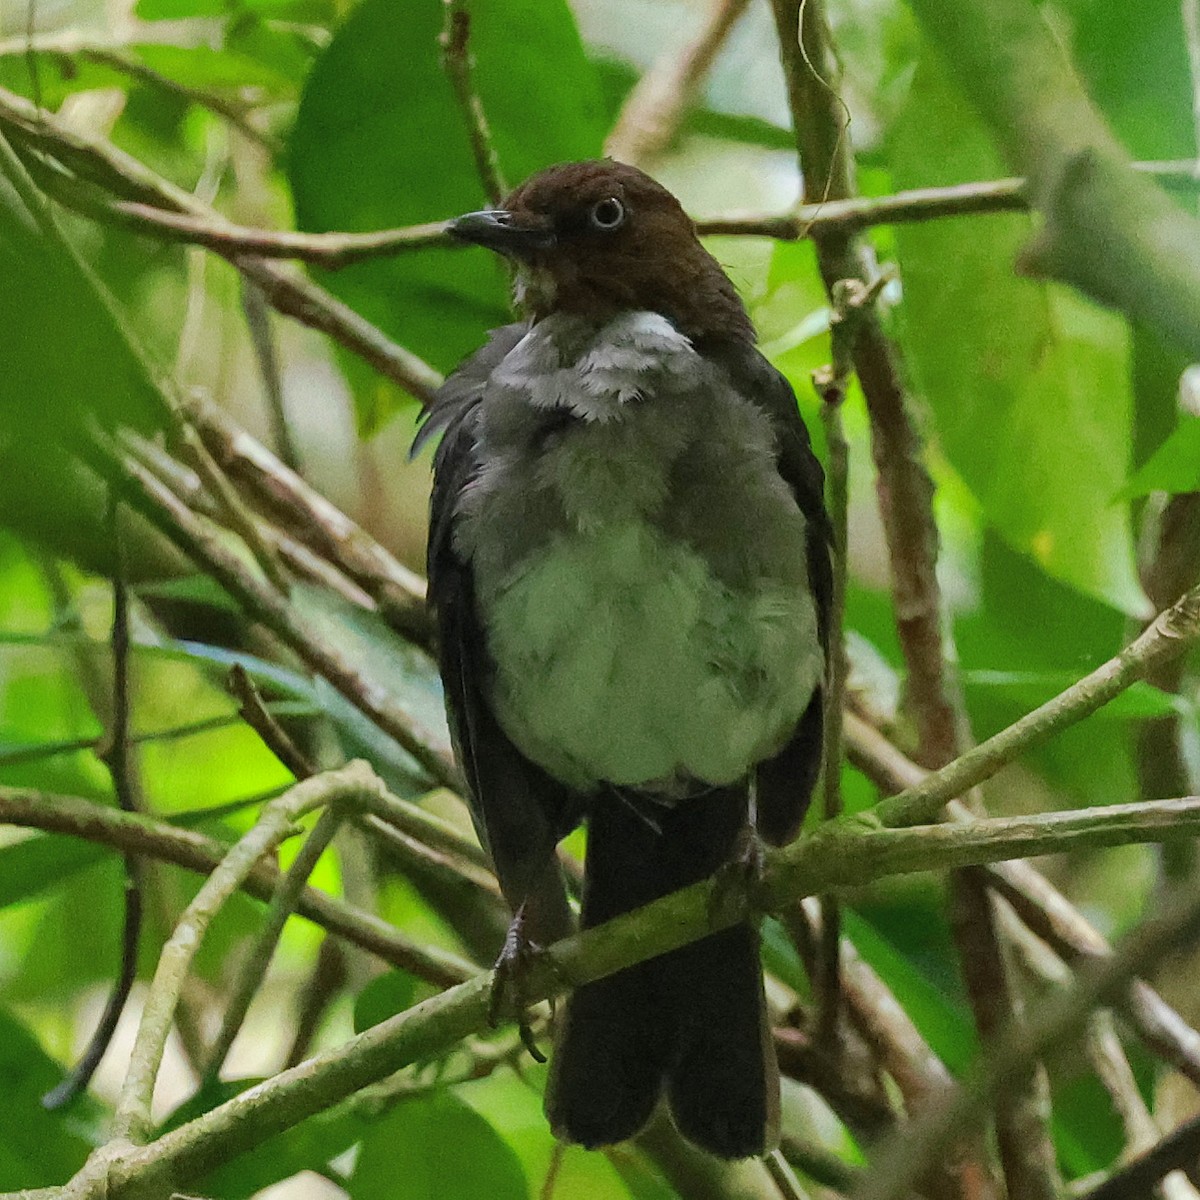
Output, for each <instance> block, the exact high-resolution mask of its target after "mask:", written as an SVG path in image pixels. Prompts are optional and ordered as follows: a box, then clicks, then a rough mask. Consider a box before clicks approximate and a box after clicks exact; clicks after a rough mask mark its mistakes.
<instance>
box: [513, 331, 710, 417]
mask: <svg viewBox="0 0 1200 1200" xmlns="http://www.w3.org/2000/svg"><path fill="white" fill-rule="evenodd" d="M701 365H702V364H701V360H700V357H699V355H697V354H696V352H695V351H694V350H693V349H692V344H691V342H690V341H689V340H688V339H687V338H686V337H685V336H684V335H683V334H682V333H680V332H679V330H677V329H676V328H675V326H674V325H672V324H671V322H670V321H668V320H667V318H666V317H664V316H662V315H660V314H659V313H653V312H629V313H622V314H621V315H620V316H618V317H614V318H613V319H612V320H611V321H609V322H608V323H607V324H605V325H603V326H602V327H601V328H600V329H599V330H597V329H596V327H595V326H594V325H590V324H588V323H585V322H583V321H581V320H580V319H579V318H577V317H572V316H568V315H566V314H556V315H554V316H550V317H547V318H546V319H545V320H543V321H540V322H539V323H538V324H537V325H535V326H534V327H533V328H532V329H531V330H530V331H529V333H528V334H526V335H525V337H524V338H523V339H522V340H521V341H520V342H519V343H518V344H517V346H516V347H515V349H513V351H512V352H511V353H510V354H509V355H508V357H507V358H506V359H505V360H504V362H503V363H502V364H501V365H500V367H499V368H498V369H497V371H496V373H495V375H494V376H493V378H494V379H495V381H496V382H497V383H498V384H501V385H504V384H505V383H506V382H509V381H512V382H518V383H519V384H521V385H522V386H524V387H527V388H528V389H529V400H530V402H531V403H532V404H534V405H535V406H536V407H538V408H562V409H566V410H567V411H568V412H570V413H571V414H572V415H573V416H577V417H581V418H582V419H583V420H585V421H608V420H612V419H613V418H614V417H617V416H619V415H620V410H621V407H622V406H623V405H626V404H629V403H630V402H632V401H635V400H639V399H641V397H642V396H643V394H645V392H646V390H647V388H648V386H649V385H651V384H652V383H655V382H657V381H659V380H661V379H662V378H663V376H664V375H670V376H674V380H673V384H674V385H675V386H676V387H677V386H678V385H679V384H684V385H685V386H686V384H687V383H689V382H698V378H699V375H700V369H701ZM689 377H690V379H689Z"/></svg>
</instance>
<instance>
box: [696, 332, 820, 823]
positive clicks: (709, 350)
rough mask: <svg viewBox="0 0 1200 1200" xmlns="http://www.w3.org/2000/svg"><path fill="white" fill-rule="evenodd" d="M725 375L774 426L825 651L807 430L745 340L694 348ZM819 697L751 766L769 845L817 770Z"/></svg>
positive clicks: (801, 807) (799, 807) (795, 813)
mask: <svg viewBox="0 0 1200 1200" xmlns="http://www.w3.org/2000/svg"><path fill="white" fill-rule="evenodd" d="M697 349H699V350H700V351H701V352H702V353H703V354H705V355H706V356H707V357H709V358H712V359H714V360H715V361H717V362H719V363H720V364H721V365H722V366H723V367H724V368H725V370H726V371H727V372H728V374H729V377H730V379H731V380H732V381H733V385H734V387H735V388H736V389H737V391H738V393H739V394H740V395H742V396H744V397H745V398H746V399H748V400H750V401H751V402H752V403H754V404H756V405H757V406H758V407H759V408H760V409H762V410H763V411H764V412H765V413H766V414H767V415H768V416H769V417H770V419H771V424H772V426H773V427H774V429H775V438H776V447H777V456H778V457H777V460H776V462H777V466H778V468H779V474H780V475H781V476H782V477H783V479H784V480H785V482H786V483H787V485H788V487H790V488H791V490H792V495H793V496H795V498H796V504H797V505H798V506H799V508H800V511H801V512H802V513H803V514H804V517H805V520H806V522H807V531H806V537H807V545H806V547H805V549H806V552H807V557H808V582H809V587H810V588H811V590H812V597H813V603H814V605H815V606H816V610H817V629H818V634H819V636H820V639H821V648H822V650H823V651H824V652H825V654H826V655H828V653H829V622H830V614H831V611H832V608H833V563H832V557H831V555H832V546H833V529H832V526H831V525H830V522H829V514H828V512H827V511H826V509H825V472H824V471H823V470H822V469H821V464H820V462H818V461H817V456H816V455H815V454H814V453H813V449H812V442H811V440H810V439H809V436H808V429H807V427H806V426H805V424H804V421H803V419H802V418H801V416H800V412H799V409H798V408H797V407H796V395H795V393H794V392H793V391H792V386H791V384H790V383H788V381H787V380H786V379H785V378H784V377H783V376H782V375H781V374H780V373H779V372H778V371H777V370H776V369H775V368H774V367H773V366H771V364H770V363H769V362H767V360H766V359H765V358H764V357H763V356H762V355H761V354H760V353H759V352H758V351H757V350H756V349H755V348H754V347H753V346H751V345H749V344H748V343H746V342H745V341H742V340H740V339H732V338H731V339H721V341H720V342H717V341H715V340H714V341H713V342H712V343H710V344H705V345H700V346H697ZM823 737H824V695H823V690H822V689H821V688H818V689H817V690H816V691H815V692H814V693H813V697H812V700H811V701H810V703H809V706H808V708H807V710H806V711H805V713H804V715H803V717H801V719H800V721H799V723H798V724H797V726H796V730H795V732H794V733H793V734H792V737H791V739H790V741H789V742H788V743H787V744H786V745H785V746H784V747H783V749H782V750H780V751H779V753H778V754H776V755H775V757H774V758H770V759H767V760H766V761H765V762H762V763H760V764H759V766H758V772H757V797H758V828H759V831H760V832H761V833H762V835H763V837H765V838H766V839H767V841H769V842H771V843H772V844H773V845H782V844H784V843H785V842H788V841H790V840H791V839H792V838H793V837H794V836H795V835H796V832H797V830H798V829H799V828H800V823H801V821H802V820H803V819H804V813H805V811H806V810H807V808H808V803H809V800H810V798H811V796H812V790H813V787H814V786H815V785H816V782H817V777H818V775H819V774H820V771H821V752H822V744H823Z"/></svg>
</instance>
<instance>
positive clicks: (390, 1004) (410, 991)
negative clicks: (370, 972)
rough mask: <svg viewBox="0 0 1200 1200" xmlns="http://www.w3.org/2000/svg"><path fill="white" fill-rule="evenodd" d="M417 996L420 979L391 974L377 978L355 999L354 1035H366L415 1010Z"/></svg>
mask: <svg viewBox="0 0 1200 1200" xmlns="http://www.w3.org/2000/svg"><path fill="white" fill-rule="evenodd" d="M416 994H417V978H416V976H415V975H410V974H409V973H408V972H407V971H388V972H387V973H386V974H384V975H378V976H376V977H375V978H374V979H372V980H371V982H370V983H368V984H367V986H366V987H365V988H363V990H362V991H361V992H359V993H358V995H357V997H355V1000H354V1032H355V1033H362V1031H363V1030H364V1029H369V1028H370V1027H371V1026H372V1025H378V1024H379V1022H380V1021H386V1020H387V1019H388V1017H394V1016H395V1015H396V1014H397V1013H402V1012H404V1011H405V1009H408V1008H411V1007H412V1005H413V999H414V997H415V996H416Z"/></svg>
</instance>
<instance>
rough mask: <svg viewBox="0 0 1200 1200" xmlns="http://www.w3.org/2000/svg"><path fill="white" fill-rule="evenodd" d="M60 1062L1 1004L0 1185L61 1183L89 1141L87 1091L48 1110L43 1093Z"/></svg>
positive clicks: (57, 1076) (92, 1112)
mask: <svg viewBox="0 0 1200 1200" xmlns="http://www.w3.org/2000/svg"><path fill="white" fill-rule="evenodd" d="M62 1076H63V1068H62V1067H61V1066H60V1065H59V1064H58V1063H56V1062H55V1061H54V1060H53V1059H51V1058H50V1057H49V1055H47V1054H46V1052H45V1051H44V1050H43V1049H42V1048H41V1046H40V1045H39V1043H38V1041H37V1039H36V1038H35V1037H34V1036H33V1034H32V1033H30V1032H29V1030H28V1029H26V1028H25V1026H24V1025H22V1024H21V1023H20V1022H19V1021H18V1020H17V1019H16V1018H15V1017H14V1016H13V1015H12V1014H11V1013H9V1012H8V1011H7V1010H5V1009H2V1008H0V1188H4V1189H6V1190H15V1189H17V1188H26V1187H45V1186H47V1185H48V1184H56V1183H65V1182H66V1181H67V1179H69V1178H70V1177H71V1175H73V1174H74V1173H75V1172H76V1171H78V1170H79V1168H80V1167H82V1166H83V1163H84V1159H85V1158H86V1157H87V1155H88V1152H89V1150H90V1149H91V1147H90V1146H89V1145H88V1143H87V1142H86V1141H85V1140H84V1139H83V1138H82V1137H81V1136H80V1129H81V1128H82V1127H85V1126H86V1125H88V1124H90V1123H91V1122H92V1121H93V1120H94V1119H95V1117H96V1111H97V1106H96V1105H95V1103H94V1102H93V1101H91V1100H90V1099H88V1098H87V1097H86V1096H85V1097H81V1098H80V1099H79V1100H78V1101H76V1102H75V1103H74V1104H72V1105H71V1106H70V1107H69V1108H68V1109H67V1110H65V1111H62V1112H53V1113H52V1112H47V1111H46V1109H45V1108H43V1107H42V1096H43V1095H44V1094H45V1093H46V1092H48V1091H49V1090H50V1089H51V1088H52V1087H54V1086H55V1085H56V1084H57V1083H59V1082H60V1081H61V1079H62Z"/></svg>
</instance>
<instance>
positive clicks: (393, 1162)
mask: <svg viewBox="0 0 1200 1200" xmlns="http://www.w3.org/2000/svg"><path fill="white" fill-rule="evenodd" d="M400 1181H403V1182H402V1190H403V1195H404V1200H479V1197H481V1196H486V1197H487V1198H488V1200H527V1198H528V1196H529V1187H528V1184H527V1183H526V1181H525V1173H524V1171H522V1169H521V1164H520V1162H519V1160H518V1159H517V1157H516V1155H515V1154H514V1153H513V1152H512V1151H511V1150H510V1149H509V1148H508V1146H507V1145H506V1144H505V1142H504V1141H503V1139H501V1137H500V1135H499V1134H498V1133H497V1132H496V1130H495V1129H494V1128H493V1127H492V1126H491V1125H490V1124H489V1123H488V1122H487V1121H486V1120H484V1118H483V1117H481V1116H480V1115H479V1114H478V1113H477V1112H476V1111H475V1110H474V1109H473V1108H470V1107H469V1106H468V1105H467V1104H465V1103H464V1102H463V1101H462V1100H460V1099H459V1098H458V1097H457V1096H456V1095H455V1094H454V1093H453V1092H451V1091H448V1090H440V1089H439V1090H435V1091H431V1092H428V1093H426V1094H425V1095H422V1096H419V1097H416V1098H414V1099H412V1100H405V1101H404V1102H403V1103H401V1104H399V1105H397V1107H396V1108H395V1109H394V1110H393V1111H392V1112H391V1113H390V1114H389V1115H388V1116H387V1117H385V1118H384V1119H383V1120H382V1121H379V1122H378V1123H377V1124H376V1125H375V1126H374V1127H373V1128H372V1129H371V1131H370V1132H369V1133H368V1134H367V1136H366V1137H365V1138H364V1139H363V1142H362V1147H361V1149H360V1150H359V1155H358V1162H357V1163H356V1164H355V1166H354V1173H353V1175H351V1176H350V1180H349V1182H348V1184H347V1186H346V1190H347V1191H348V1192H349V1194H350V1197H351V1200H395V1197H396V1195H397V1188H398V1186H401V1184H400Z"/></svg>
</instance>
